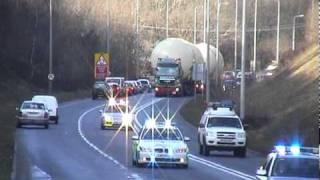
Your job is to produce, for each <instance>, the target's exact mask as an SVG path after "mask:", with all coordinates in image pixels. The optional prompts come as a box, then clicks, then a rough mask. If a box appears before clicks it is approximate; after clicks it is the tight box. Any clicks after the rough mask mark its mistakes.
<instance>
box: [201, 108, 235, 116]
mask: <svg viewBox="0 0 320 180" xmlns="http://www.w3.org/2000/svg"><path fill="white" fill-rule="evenodd" d="M205 113H206V114H207V115H211V116H237V114H236V113H235V112H234V111H233V110H230V108H225V107H218V108H217V109H216V110H215V109H213V108H208V109H207V110H206V112H205Z"/></svg>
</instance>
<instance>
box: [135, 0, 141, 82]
mask: <svg viewBox="0 0 320 180" xmlns="http://www.w3.org/2000/svg"><path fill="white" fill-rule="evenodd" d="M135 14H136V18H135V19H136V51H135V52H136V53H137V54H138V52H139V47H138V45H139V0H136V13H135ZM136 61H137V70H136V76H137V78H139V75H140V72H139V69H140V58H137V60H136Z"/></svg>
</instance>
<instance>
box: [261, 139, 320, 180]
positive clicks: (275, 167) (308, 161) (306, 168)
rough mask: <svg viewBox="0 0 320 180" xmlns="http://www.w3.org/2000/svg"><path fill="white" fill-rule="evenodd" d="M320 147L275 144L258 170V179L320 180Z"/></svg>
mask: <svg viewBox="0 0 320 180" xmlns="http://www.w3.org/2000/svg"><path fill="white" fill-rule="evenodd" d="M319 162H320V159H319V149H318V148H307V147H300V146H299V145H293V146H275V148H274V150H273V151H272V152H271V153H270V154H269V155H268V157H267V159H266V161H265V163H264V164H263V165H262V166H261V167H260V168H259V169H258V170H257V172H256V179H257V180H287V179H288V180H302V179H303V180H316V179H317V180H318V179H319Z"/></svg>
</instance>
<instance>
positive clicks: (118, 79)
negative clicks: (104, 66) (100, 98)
mask: <svg viewBox="0 0 320 180" xmlns="http://www.w3.org/2000/svg"><path fill="white" fill-rule="evenodd" d="M105 82H106V83H107V84H109V83H117V84H118V86H119V87H120V88H122V87H123V83H124V77H106V79H105Z"/></svg>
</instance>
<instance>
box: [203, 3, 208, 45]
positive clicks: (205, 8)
mask: <svg viewBox="0 0 320 180" xmlns="http://www.w3.org/2000/svg"><path fill="white" fill-rule="evenodd" d="M206 6H207V0H203V42H204V43H205V42H206V17H207V15H206V11H207V7H206Z"/></svg>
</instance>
